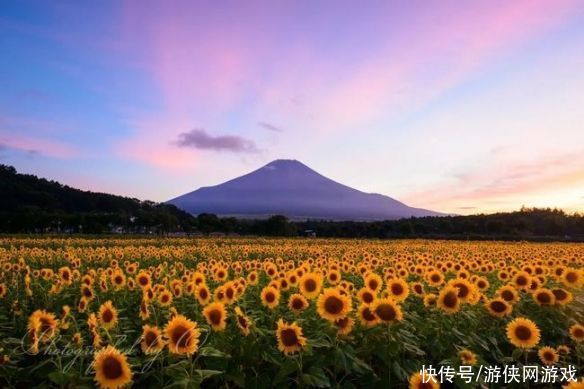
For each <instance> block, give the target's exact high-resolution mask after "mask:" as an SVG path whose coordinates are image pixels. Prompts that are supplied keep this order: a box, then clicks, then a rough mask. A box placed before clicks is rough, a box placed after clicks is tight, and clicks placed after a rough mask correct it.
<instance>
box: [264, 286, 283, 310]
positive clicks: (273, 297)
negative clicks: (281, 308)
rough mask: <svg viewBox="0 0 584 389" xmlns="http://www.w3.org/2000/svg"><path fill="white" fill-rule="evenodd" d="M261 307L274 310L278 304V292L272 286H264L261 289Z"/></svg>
mask: <svg viewBox="0 0 584 389" xmlns="http://www.w3.org/2000/svg"><path fill="white" fill-rule="evenodd" d="M261 298H262V305H263V306H265V307H268V308H270V309H274V308H276V307H277V306H278V304H279V303H280V291H278V289H276V288H274V287H272V286H266V287H265V288H264V289H262V294H261Z"/></svg>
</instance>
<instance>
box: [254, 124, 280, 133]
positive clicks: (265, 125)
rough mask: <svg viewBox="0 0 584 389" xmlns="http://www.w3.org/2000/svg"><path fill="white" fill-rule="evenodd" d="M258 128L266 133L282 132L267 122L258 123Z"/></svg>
mask: <svg viewBox="0 0 584 389" xmlns="http://www.w3.org/2000/svg"><path fill="white" fill-rule="evenodd" d="M258 126H260V127H262V128H264V129H266V130H268V131H274V132H282V131H284V130H282V129H281V128H280V127H278V126H274V125H273V124H270V123H267V122H258Z"/></svg>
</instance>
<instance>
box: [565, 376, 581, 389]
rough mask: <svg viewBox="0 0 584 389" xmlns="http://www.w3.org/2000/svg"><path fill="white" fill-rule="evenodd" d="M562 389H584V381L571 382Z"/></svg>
mask: <svg viewBox="0 0 584 389" xmlns="http://www.w3.org/2000/svg"><path fill="white" fill-rule="evenodd" d="M562 389H584V379H582V378H580V379H579V380H578V381H570V383H569V384H567V385H564V386H562Z"/></svg>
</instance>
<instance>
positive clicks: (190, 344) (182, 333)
mask: <svg viewBox="0 0 584 389" xmlns="http://www.w3.org/2000/svg"><path fill="white" fill-rule="evenodd" d="M164 333H165V335H166V338H167V339H168V349H169V350H170V352H171V353H173V354H180V355H191V354H194V353H196V352H197V350H198V348H199V336H200V335H201V333H200V331H199V329H198V328H197V323H196V322H194V321H192V320H189V319H187V318H186V317H184V316H183V315H176V316H175V317H174V318H172V319H171V320H170V321H169V322H168V323H167V324H166V327H165V328H164Z"/></svg>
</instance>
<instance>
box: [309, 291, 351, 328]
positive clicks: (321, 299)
mask: <svg viewBox="0 0 584 389" xmlns="http://www.w3.org/2000/svg"><path fill="white" fill-rule="evenodd" d="M316 309H317V312H318V314H319V315H320V317H322V318H323V319H326V320H328V321H332V322H334V321H335V320H337V319H340V318H342V317H345V316H347V314H348V313H349V312H350V311H351V299H350V298H349V297H348V296H346V295H343V294H341V293H340V292H339V290H338V289H337V288H327V289H325V290H324V291H323V293H322V294H321V295H320V296H318V300H317V302H316Z"/></svg>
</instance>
